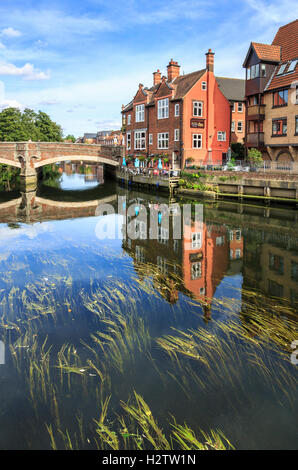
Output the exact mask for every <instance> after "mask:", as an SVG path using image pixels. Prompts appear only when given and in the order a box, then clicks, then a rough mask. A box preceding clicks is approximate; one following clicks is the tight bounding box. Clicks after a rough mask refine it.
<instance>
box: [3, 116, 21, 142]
mask: <svg viewBox="0 0 298 470" xmlns="http://www.w3.org/2000/svg"><path fill="white" fill-rule="evenodd" d="M25 137H26V136H25V132H24V130H23V125H22V113H21V111H20V110H19V109H16V108H7V109H4V110H3V111H2V112H1V113H0V140H1V141H9V142H17V141H22V140H24V139H25Z"/></svg>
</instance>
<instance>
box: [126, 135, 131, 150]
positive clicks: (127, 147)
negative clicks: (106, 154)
mask: <svg viewBox="0 0 298 470" xmlns="http://www.w3.org/2000/svg"><path fill="white" fill-rule="evenodd" d="M126 149H127V150H130V149H131V132H127V134H126Z"/></svg>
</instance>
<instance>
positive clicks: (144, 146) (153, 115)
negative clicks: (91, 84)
mask: <svg viewBox="0 0 298 470" xmlns="http://www.w3.org/2000/svg"><path fill="white" fill-rule="evenodd" d="M244 97H245V80H239V79H230V78H222V77H215V75H214V53H213V52H212V51H211V49H209V51H208V52H207V54H206V68H205V69H202V70H198V71H196V72H192V73H189V74H186V75H180V65H178V63H177V62H175V61H173V59H171V61H170V62H169V64H168V66H167V77H165V76H162V74H161V72H160V71H159V70H157V71H156V72H154V73H153V86H152V87H151V88H146V87H144V86H143V85H142V84H140V85H139V87H138V90H137V93H136V94H135V96H134V98H133V99H132V101H131V102H130V103H128V104H127V105H126V106H123V107H122V122H123V130H124V133H125V147H126V155H127V156H131V157H133V156H136V155H138V156H141V159H143V160H144V159H146V161H147V163H148V164H149V165H154V163H153V162H154V161H155V162H156V160H157V158H162V159H163V161H164V162H168V163H167V164H168V165H169V166H171V167H172V168H184V167H185V165H186V164H187V163H188V162H190V161H191V162H192V164H194V165H200V164H213V165H214V164H215V165H216V164H221V163H222V162H223V161H225V159H226V156H227V152H228V149H229V147H230V145H231V142H237V141H240V142H242V141H243V138H244V134H245V101H244Z"/></svg>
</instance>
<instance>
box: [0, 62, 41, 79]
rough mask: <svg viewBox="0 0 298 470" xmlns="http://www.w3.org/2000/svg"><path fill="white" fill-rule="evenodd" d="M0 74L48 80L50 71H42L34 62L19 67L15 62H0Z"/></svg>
mask: <svg viewBox="0 0 298 470" xmlns="http://www.w3.org/2000/svg"><path fill="white" fill-rule="evenodd" d="M0 75H12V76H19V77H22V78H23V79H24V80H48V79H49V78H50V75H49V72H42V71H40V70H38V69H36V68H35V67H34V65H32V64H29V63H27V64H25V65H24V66H23V67H17V66H16V65H14V64H7V63H0Z"/></svg>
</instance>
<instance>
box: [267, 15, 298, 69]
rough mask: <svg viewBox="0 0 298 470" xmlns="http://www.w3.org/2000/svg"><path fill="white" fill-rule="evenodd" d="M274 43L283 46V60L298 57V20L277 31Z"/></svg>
mask: <svg viewBox="0 0 298 470" xmlns="http://www.w3.org/2000/svg"><path fill="white" fill-rule="evenodd" d="M272 45H274V46H280V47H281V60H282V61H283V62H285V61H286V60H290V59H296V58H298V20H295V21H292V23H288V24H286V25H285V26H281V28H279V30H278V31H277V33H276V36H275V38H274V40H273V41H272Z"/></svg>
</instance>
